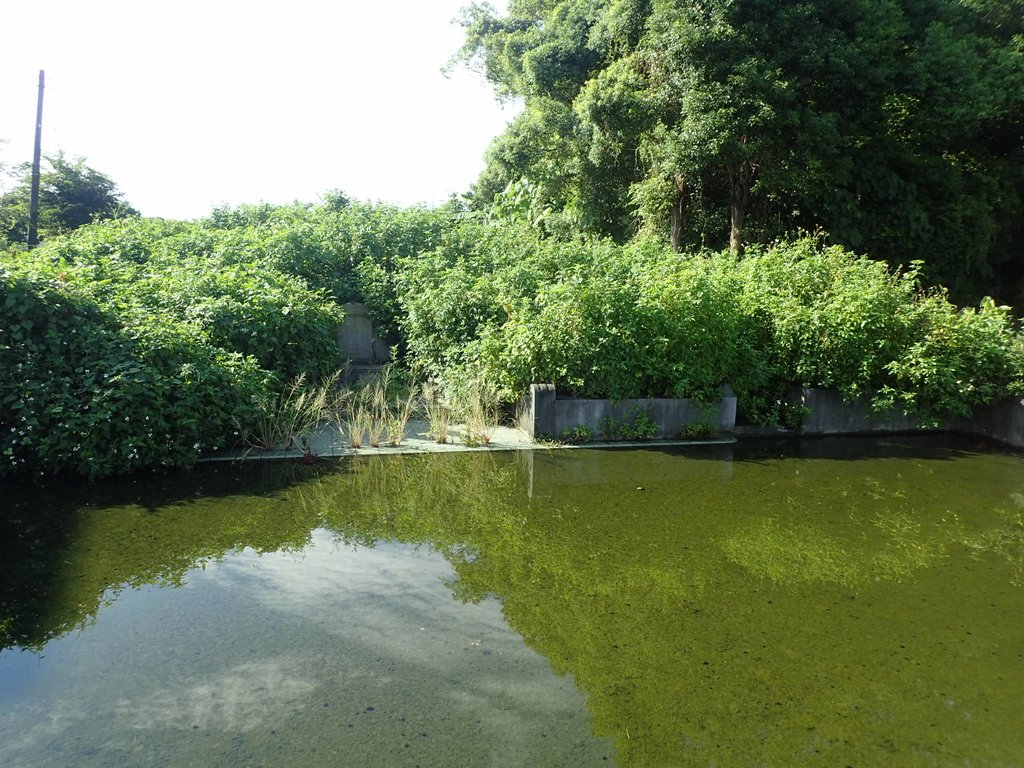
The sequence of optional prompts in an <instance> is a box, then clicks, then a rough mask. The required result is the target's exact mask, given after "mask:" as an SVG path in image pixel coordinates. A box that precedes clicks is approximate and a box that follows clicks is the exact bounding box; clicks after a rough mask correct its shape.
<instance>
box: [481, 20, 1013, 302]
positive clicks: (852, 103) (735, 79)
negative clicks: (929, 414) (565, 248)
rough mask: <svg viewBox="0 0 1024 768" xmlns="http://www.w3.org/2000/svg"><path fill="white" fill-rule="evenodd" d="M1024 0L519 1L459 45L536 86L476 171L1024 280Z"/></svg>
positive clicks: (549, 196) (585, 202)
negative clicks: (822, 235) (818, 233)
mask: <svg viewBox="0 0 1024 768" xmlns="http://www.w3.org/2000/svg"><path fill="white" fill-rule="evenodd" d="M1021 19H1024V5H1022V4H1021V2H1020V0H923V1H922V2H915V3H909V2H902V1H901V0H882V1H881V2H879V1H878V0H828V1H827V2H785V3H778V2H770V1H766V0H710V1H709V2H701V3H696V2H691V0H601V1H600V2H593V1H592V0H552V1H551V2H535V1H534V0H512V2H510V3H509V6H508V12H507V14H504V15H499V14H496V13H495V11H494V10H493V9H492V8H490V7H489V6H485V5H475V6H472V7H470V8H469V9H467V11H466V13H465V16H464V19H463V24H464V26H465V28H466V42H465V46H464V48H463V51H462V57H463V59H464V60H466V61H468V62H469V63H470V64H471V65H474V66H476V67H478V68H480V69H481V70H482V71H483V73H484V74H485V75H486V77H487V78H488V80H489V81H490V82H491V83H493V84H494V86H495V87H496V90H497V92H498V95H499V96H501V97H516V98H520V99H522V100H523V101H524V102H525V109H524V110H523V112H522V113H521V115H520V116H519V117H518V118H517V119H516V120H515V121H514V122H513V123H512V124H511V125H510V126H509V128H508V130H507V131H506V132H505V133H504V134H503V135H502V136H500V137H499V138H498V139H497V140H496V141H495V143H494V144H493V146H492V148H491V151H490V156H489V162H488V166H487V169H486V170H485V172H484V174H483V175H482V176H481V178H480V181H479V183H478V185H477V187H476V190H475V196H476V200H477V203H478V204H479V205H480V206H483V207H485V206H487V205H489V204H490V203H491V201H493V200H494V199H495V197H496V196H499V195H500V194H502V193H503V191H504V190H506V189H507V188H508V187H509V185H510V184H512V185H515V184H518V183H520V181H521V180H523V179H525V180H526V181H527V182H528V188H529V190H530V194H531V197H532V200H531V204H530V209H531V211H532V212H533V213H534V214H535V215H536V214H538V213H540V212H541V211H545V210H548V211H553V212H554V214H555V216H554V217H555V218H557V217H558V216H563V217H568V218H569V219H570V220H571V221H572V222H573V223H574V225H576V226H578V227H580V228H582V229H583V230H585V231H588V232H593V233H598V234H603V235H609V236H612V237H614V238H616V239H617V240H619V241H625V240H627V239H629V238H631V237H633V236H634V235H635V234H636V233H637V231H638V230H644V231H647V232H650V233H654V234H656V235H657V236H659V237H660V238H662V239H663V240H664V241H665V242H670V243H671V244H672V245H673V246H674V247H675V248H676V249H684V248H685V249H692V248H694V247H697V246H710V247H711V248H713V249H717V248H720V247H723V246H725V245H726V244H727V243H728V244H731V247H732V249H733V250H739V249H740V247H741V246H742V245H743V244H744V243H749V242H771V241H773V240H774V239H776V238H777V237H779V236H791V235H792V234H793V233H794V232H796V231H798V230H801V229H802V230H805V231H814V230H816V229H818V228H821V229H823V230H824V231H825V232H827V233H829V235H830V237H831V238H832V239H833V240H834V241H835V242H838V243H842V244H844V245H845V246H847V247H849V248H851V249H853V250H856V251H857V252H863V253H867V254H869V255H870V256H872V257H874V258H881V259H885V260H887V261H889V262H890V263H891V264H896V265H902V266H908V265H909V264H910V263H911V262H912V261H914V260H922V261H924V262H925V267H924V268H923V271H922V276H923V277H924V278H925V279H927V280H928V281H929V282H930V283H941V284H944V285H947V286H949V287H950V289H951V290H952V291H953V292H954V294H955V295H957V296H959V297H965V298H970V299H971V300H976V299H977V298H978V297H980V296H981V295H983V294H985V293H993V292H995V293H1001V295H1003V296H1005V297H1007V298H1012V299H1014V300H1018V299H1019V295H1017V293H1016V291H1018V290H1019V289H1020V285H1019V283H1020V281H1021V278H1022V277H1024V273H1022V272H1021V262H1022V260H1024V259H1022V255H1024V229H1022V226H1021V220H1022V217H1021V215H1020V211H1021V205H1022V201H1024V170H1022V169H1024V109H1022V104H1024V22H1022V21H1021Z"/></svg>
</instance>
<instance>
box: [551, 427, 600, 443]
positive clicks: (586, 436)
mask: <svg viewBox="0 0 1024 768" xmlns="http://www.w3.org/2000/svg"><path fill="white" fill-rule="evenodd" d="M593 436H594V432H593V430H592V429H591V428H590V427H588V426H587V425H586V424H577V425H575V426H573V427H565V428H564V429H563V430H562V433H561V435H559V437H558V442H560V443H565V444H566V445H581V444H583V443H588V442H590V440H591V438H593Z"/></svg>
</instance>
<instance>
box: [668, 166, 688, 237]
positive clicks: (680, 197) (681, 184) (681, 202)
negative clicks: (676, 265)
mask: <svg viewBox="0 0 1024 768" xmlns="http://www.w3.org/2000/svg"><path fill="white" fill-rule="evenodd" d="M674 181H675V187H676V201H675V204H673V206H672V214H671V222H670V223H671V228H672V229H671V233H670V234H669V241H670V243H671V245H672V250H673V251H681V250H683V224H684V222H685V219H686V179H685V178H684V177H683V176H676V177H675V180H674Z"/></svg>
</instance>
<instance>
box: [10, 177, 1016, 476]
mask: <svg viewBox="0 0 1024 768" xmlns="http://www.w3.org/2000/svg"><path fill="white" fill-rule="evenodd" d="M519 191H522V190H519ZM524 199H525V198H524V197H523V196H522V195H520V194H518V192H517V191H516V190H512V191H511V192H510V193H509V194H506V195H504V196H503V197H501V198H500V199H499V205H497V206H495V207H494V208H493V209H491V210H490V211H489V212H488V213H487V214H486V215H476V214H465V213H460V212H459V211H457V210H455V209H454V208H452V207H445V208H441V209H436V210H428V209H411V210H400V209H395V208H390V207H387V206H372V205H365V204H358V203H351V202H349V201H347V200H345V199H344V198H343V197H342V196H341V195H335V196H332V197H331V198H329V200H328V201H327V203H325V204H324V205H320V206H303V205H291V206H283V207H274V206H265V205H264V206H245V207H242V208H237V209H222V210H217V211H214V212H213V214H212V215H211V216H210V217H208V218H207V219H204V220H200V221H195V222H170V221H163V220H154V219H138V218H130V219H118V220H111V221H104V222H98V223H94V224H90V225H87V226H84V227H81V228H79V229H77V230H75V232H73V233H71V234H69V235H67V236H63V237H55V238H51V239H50V240H49V241H47V242H46V243H44V244H43V246H42V247H40V248H39V249H37V250H35V251H32V252H30V253H18V252H14V251H11V252H8V254H7V255H5V256H4V257H3V260H2V261H0V265H2V266H3V272H2V284H0V454H2V457H3V461H2V463H0V474H7V473H10V472H23V471H35V472H42V473H53V472H58V471H62V470H67V471H73V472H76V473H80V474H85V475H88V476H100V475H104V474H110V473H113V472H119V471H124V470H129V469H134V468H141V467H157V466H168V465H187V464H189V463H191V462H193V461H195V460H196V458H198V456H199V455H200V454H201V453H202V452H204V451H208V450H213V449H216V448H220V447H226V446H227V445H228V444H229V443H231V442H233V440H234V439H235V437H236V432H237V431H239V430H244V429H246V428H247V427H248V426H251V425H253V424H254V423H256V422H257V420H258V418H257V417H258V413H259V410H260V404H261V403H263V404H266V403H268V402H276V401H277V400H279V399H280V393H281V392H282V391H283V390H284V388H285V386H286V385H287V384H288V383H289V382H291V381H293V379H294V377H296V376H299V375H304V376H306V377H307V379H306V380H307V381H309V382H311V383H312V382H316V381H319V380H322V379H324V378H325V377H328V376H329V375H330V374H331V373H332V372H334V371H336V370H337V369H338V368H339V367H341V365H342V364H343V361H342V360H340V359H339V356H338V349H337V330H338V327H339V323H340V322H341V320H342V316H343V310H342V306H341V304H342V303H343V302H345V301H351V300H362V301H365V302H366V303H368V304H369V305H370V306H371V308H372V309H373V310H374V312H375V314H376V316H377V317H378V319H379V320H380V321H381V322H382V323H383V325H384V327H386V328H387V329H388V330H389V331H390V333H391V335H392V339H393V340H394V341H395V342H396V344H397V346H398V347H399V349H400V351H401V353H402V355H403V358H404V362H405V363H406V364H407V365H408V366H409V367H410V368H411V369H412V371H413V372H414V373H415V374H416V375H417V376H420V377H434V378H437V379H439V380H440V381H442V382H443V383H444V384H445V385H446V386H447V387H448V388H449V389H450V390H451V391H453V392H454V391H458V389H459V387H461V386H465V385H466V384H467V382H475V386H480V387H484V388H486V389H487V391H494V392H498V393H500V395H501V397H503V398H504V399H505V400H506V401H512V400H514V399H515V398H516V397H518V396H519V395H520V394H521V393H522V392H523V391H524V390H525V389H526V388H527V387H528V386H529V384H531V383H533V382H550V383H554V384H555V385H557V386H558V388H559V389H560V390H561V391H563V392H566V393H571V394H576V395H580V396H592V397H610V398H616V399H624V398H631V397H641V396H671V397H691V398H695V399H697V400H698V401H702V402H711V401H713V400H715V399H717V397H718V393H719V391H720V387H721V386H722V385H723V384H730V385H731V386H732V387H733V388H734V390H735V391H736V393H737V394H738V395H739V403H740V408H741V413H742V414H743V415H745V417H746V418H748V419H751V420H754V421H758V422H763V423H773V422H777V421H780V420H781V421H785V420H786V419H787V413H786V408H787V405H786V401H787V397H786V396H787V390H788V389H789V388H790V387H791V386H792V385H794V384H796V385H802V386H822V387H834V388H837V389H839V390H841V391H842V392H843V393H844V394H846V395H847V396H849V397H859V396H867V397H869V398H871V399H872V401H873V402H874V403H875V405H876V406H878V407H880V408H881V407H886V406H897V407H900V408H902V409H904V410H905V411H907V412H910V413H915V414H918V415H920V416H922V417H924V418H926V419H928V418H937V417H939V416H941V415H944V414H948V413H967V412H969V410H970V409H971V408H972V407H973V406H975V405H978V404H981V403H985V402H990V401H991V400H993V399H996V398H998V397H1001V396H1003V395H1005V394H1007V393H1009V392H1012V391H1017V390H1019V389H1020V388H1021V386H1022V372H1024V345H1022V342H1021V336H1020V334H1019V332H1018V331H1017V330H1016V326H1015V322H1014V321H1013V319H1012V318H1011V316H1010V314H1009V311H1008V310H1007V309H1006V308H1002V307H998V306H996V305H995V303H994V302H992V301H991V300H986V301H984V302H982V303H981V304H980V305H979V306H978V308H976V309H958V308H957V307H956V306H954V305H953V304H952V303H950V302H949V301H948V300H947V298H946V296H945V294H944V293H943V292H942V291H941V290H924V289H922V288H921V278H920V275H919V273H918V271H917V270H916V269H911V270H906V271H901V272H900V271H892V270H891V269H890V268H888V267H887V266H886V265H885V264H884V263H883V262H879V261H872V260H868V259H865V258H861V257H857V256H855V255H852V254H850V253H849V252H847V251H845V250H843V249H842V248H840V247H838V246H828V247H826V246H823V245H822V244H821V243H820V241H818V240H813V239H803V240H798V241H793V242H788V243H786V242H782V243H781V244H778V245H775V246H772V247H764V248H762V247H757V246H752V247H750V248H748V249H747V252H746V253H745V255H744V256H742V257H740V256H737V255H736V254H734V253H731V252H728V251H725V252H721V253H718V254H707V253H700V254H689V255H687V254H681V253H678V252H675V251H673V250H672V249H670V248H668V247H667V246H665V245H662V244H659V243H658V242H657V241H656V240H655V239H653V238H638V239H635V240H634V241H632V242H631V243H628V244H626V245H620V244H616V243H615V242H614V241H612V240H611V239H599V238H591V237H583V236H580V235H578V234H577V235H573V234H572V231H571V229H563V230H562V231H560V233H559V234H558V235H557V236H555V235H553V234H552V227H551V226H549V224H551V220H549V221H547V222H546V223H543V225H542V226H539V225H538V222H537V220H535V219H534V220H530V219H525V218H524V217H522V215H521V214H522V210H521V208H522V204H523V202H524Z"/></svg>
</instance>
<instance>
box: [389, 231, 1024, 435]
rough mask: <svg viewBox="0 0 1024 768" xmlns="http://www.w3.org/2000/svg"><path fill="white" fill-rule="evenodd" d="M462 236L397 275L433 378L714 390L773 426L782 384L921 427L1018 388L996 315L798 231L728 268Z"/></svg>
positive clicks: (1019, 362)
mask: <svg viewBox="0 0 1024 768" xmlns="http://www.w3.org/2000/svg"><path fill="white" fill-rule="evenodd" d="M463 229H464V230H465V231H470V232H472V233H473V236H472V237H470V238H467V242H468V243H470V245H468V246H467V247H465V248H454V247H452V246H447V247H443V248H440V249H437V250H435V251H433V252H431V253H428V254H425V255H424V256H422V257H421V258H419V259H417V260H415V261H410V262H408V263H407V264H405V265H404V269H403V271H402V272H401V273H400V275H399V276H398V280H397V282H398V284H399V285H400V291H399V297H400V301H401V303H402V307H403V310H404V318H403V330H404V332H405V334H406V341H407V344H408V349H409V360H410V363H411V364H412V366H413V367H414V368H415V369H416V370H418V371H420V372H421V373H423V374H429V375H433V376H437V377H439V378H442V379H453V380H457V379H459V378H466V377H480V379H481V380H482V381H484V382H486V383H487V384H488V385H490V386H493V387H494V388H495V390H496V391H497V392H498V393H499V395H500V396H501V398H503V399H505V400H511V399H514V398H515V397H517V396H518V394H519V393H521V392H523V391H525V389H526V388H527V387H528V386H529V384H530V383H532V382H537V381H543V382H549V383H554V384H555V385H556V386H557V387H558V388H559V389H560V390H561V391H564V392H566V393H568V394H574V395H578V396H584V397H608V398H613V399H627V398H638V397H663V396H667V397H690V398H694V399H696V400H697V401H699V402H711V401H713V400H716V399H717V397H718V391H719V387H720V386H721V385H722V384H723V383H725V382H728V383H730V384H731V385H732V386H733V388H734V389H735V391H736V393H737V395H738V396H739V403H740V408H741V410H742V414H743V415H744V416H745V417H746V418H748V419H750V420H753V421H757V422H760V423H775V422H778V421H779V420H780V419H781V418H783V416H784V413H783V411H784V409H785V393H786V390H787V388H788V387H789V385H791V384H799V385H802V386H821V387H834V388H837V389H839V390H840V391H842V392H843V393H844V394H845V395H847V396H848V397H851V398H853V397H860V396H868V397H870V398H871V399H872V401H873V402H874V404H875V405H876V406H877V407H879V408H883V407H887V406H891V405H898V406H899V407H901V408H903V409H904V410H906V411H907V412H909V413H914V414H916V415H918V416H921V417H922V418H924V419H931V418H935V417H938V416H940V415H943V414H947V413H961V414H962V413H967V412H969V410H970V409H971V408H972V407H973V406H975V405H978V404H980V403H983V402H989V401H991V400H992V399H994V398H995V397H998V396H999V395H998V394H997V393H1003V394H1005V393H1007V392H1010V391H1016V390H1017V389H1019V388H1020V387H1021V384H1022V382H1021V372H1022V370H1024V356H1022V355H1024V351H1022V347H1021V337H1020V335H1019V333H1018V332H1017V330H1016V323H1015V321H1014V320H1013V318H1012V316H1011V314H1010V312H1009V310H1008V308H1006V307H999V306H997V305H996V304H995V303H994V302H992V301H991V300H986V301H984V302H982V303H981V304H980V305H979V306H978V307H977V308H966V309H960V308H957V307H956V306H954V305H953V304H952V303H950V302H949V301H948V299H947V298H946V295H945V293H944V292H943V291H942V290H940V289H924V288H923V287H922V285H921V280H920V276H919V273H918V272H917V271H916V269H910V270H906V271H893V270H891V269H890V268H888V267H887V266H886V265H885V264H884V263H881V262H876V261H871V260H868V259H865V258H861V257H858V256H856V255H853V254H850V253H848V252H846V251H845V250H843V249H842V248H840V247H837V246H830V247H824V246H822V245H821V244H820V242H818V241H817V240H815V239H813V238H804V239H802V240H798V241H795V242H791V243H781V244H778V245H775V246H771V247H767V248H751V249H750V250H749V252H748V253H747V254H746V255H745V256H744V257H742V258H740V257H737V256H735V255H734V254H731V253H729V252H724V253H718V254H700V255H686V254H678V253H674V252H672V251H671V250H669V249H668V248H664V247H661V246H658V245H655V244H652V243H650V242H644V241H641V242H637V243H633V244H630V245H627V246H616V245H614V244H612V243H610V242H608V241H584V240H579V241H576V242H564V241H558V240H554V239H551V238H547V239H545V238H543V237H542V236H541V235H540V234H538V233H537V232H536V230H534V229H532V228H529V227H526V226H520V225H516V224H513V223H509V224H505V225H503V226H500V227H489V226H487V225H485V224H476V223H473V224H466V225H464V227H463ZM454 241H455V238H452V242H454Z"/></svg>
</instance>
